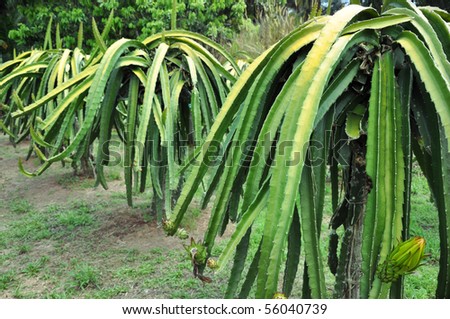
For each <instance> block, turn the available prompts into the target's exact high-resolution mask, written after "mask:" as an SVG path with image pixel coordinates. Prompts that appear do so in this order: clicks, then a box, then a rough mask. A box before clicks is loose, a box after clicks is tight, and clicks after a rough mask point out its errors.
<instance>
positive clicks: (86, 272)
mask: <svg viewBox="0 0 450 319" xmlns="http://www.w3.org/2000/svg"><path fill="white" fill-rule="evenodd" d="M70 277H71V282H70V285H71V287H72V288H76V289H80V290H84V289H86V288H92V287H97V286H98V283H99V281H100V272H99V271H98V269H96V268H95V267H93V266H91V265H89V264H80V265H77V266H76V267H75V269H74V270H73V271H72V272H71V273H70Z"/></svg>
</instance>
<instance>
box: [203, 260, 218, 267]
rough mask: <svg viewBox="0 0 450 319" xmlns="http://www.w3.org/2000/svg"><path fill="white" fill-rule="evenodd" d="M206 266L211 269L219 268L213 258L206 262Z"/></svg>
mask: <svg viewBox="0 0 450 319" xmlns="http://www.w3.org/2000/svg"><path fill="white" fill-rule="evenodd" d="M206 266H208V267H209V268H211V269H217V268H219V264H218V263H217V260H215V259H214V258H208V259H207V260H206Z"/></svg>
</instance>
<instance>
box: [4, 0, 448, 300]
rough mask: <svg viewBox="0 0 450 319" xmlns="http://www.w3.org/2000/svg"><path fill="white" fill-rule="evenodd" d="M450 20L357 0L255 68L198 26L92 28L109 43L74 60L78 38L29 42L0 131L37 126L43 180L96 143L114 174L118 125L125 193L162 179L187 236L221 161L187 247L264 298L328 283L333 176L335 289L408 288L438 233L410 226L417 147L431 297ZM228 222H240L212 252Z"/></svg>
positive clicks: (443, 268)
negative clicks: (126, 34)
mask: <svg viewBox="0 0 450 319" xmlns="http://www.w3.org/2000/svg"><path fill="white" fill-rule="evenodd" d="M449 23H450V15H449V14H448V13H447V12H445V11H443V10H440V9H438V8H430V7H420V8H419V7H416V6H415V5H414V4H413V3H412V2H411V1H409V0H397V1H394V0H386V1H385V2H384V5H383V12H381V13H379V12H377V11H376V10H374V9H373V8H367V7H362V6H360V5H350V6H347V7H345V8H344V9H342V10H340V11H338V12H337V13H336V14H334V15H333V16H321V17H316V18H314V19H311V20H309V21H307V22H306V23H304V24H302V25H301V26H299V27H298V28H297V29H296V30H294V31H293V32H292V33H290V34H289V35H287V36H286V37H285V38H283V39H282V40H280V41H279V42H278V43H276V44H275V45H274V46H272V47H271V48H270V49H268V50H267V51H266V52H264V53H263V54H262V55H260V56H259V57H258V58H257V59H255V61H254V62H253V63H252V64H250V65H249V66H248V67H247V68H246V70H245V71H244V72H243V73H242V74H240V71H239V68H238V67H237V65H236V63H235V62H234V61H233V59H232V58H231V57H230V56H229V55H228V54H227V53H226V52H225V51H224V50H223V49H222V48H221V47H220V46H219V45H217V44H215V43H213V42H212V41H209V40H208V39H206V38H204V37H202V36H200V35H197V34H192V33H189V32H185V31H170V32H164V33H162V34H158V35H155V36H153V37H150V38H148V39H146V40H145V41H142V42H141V41H135V40H128V39H121V40H119V41H117V42H115V43H113V44H112V45H110V46H108V45H107V44H106V43H105V38H104V37H102V35H101V34H100V33H99V32H97V36H96V38H97V41H98V51H97V52H96V54H95V55H91V56H90V57H88V56H84V58H83V59H81V60H82V61H84V62H82V63H81V65H82V67H81V68H80V69H79V70H77V72H75V71H74V69H73V68H74V67H73V66H72V65H71V64H68V62H67V61H68V60H67V59H69V57H70V56H72V57H74V56H75V51H74V53H71V52H69V53H67V51H61V50H56V51H55V52H46V53H45V54H44V53H40V56H43V57H44V56H47V55H48V57H47V58H46V59H45V62H40V61H34V60H33V59H31V60H28V59H27V58H26V57H25V56H21V57H20V58H19V57H18V58H17V59H19V60H17V59H16V60H14V61H15V62H14V61H13V62H10V64H6V65H2V66H1V67H0V83H1V84H2V88H1V91H0V102H1V103H2V112H4V114H2V128H3V130H4V131H5V132H6V133H8V134H10V135H11V136H13V137H14V138H16V137H17V135H19V134H20V135H21V136H27V135H28V132H29V133H30V135H31V137H32V143H31V144H32V147H33V150H34V152H36V154H38V156H39V157H40V158H41V160H42V163H43V164H42V166H41V167H40V168H38V169H37V171H35V172H31V173H30V172H26V171H25V170H24V169H23V167H22V170H23V172H24V173H25V174H28V175H30V176H33V175H39V174H41V173H42V172H44V171H45V170H46V169H47V168H48V167H50V165H52V164H53V163H54V162H57V161H65V160H68V159H71V160H73V161H76V160H78V159H80V158H81V157H82V155H83V154H86V150H87V149H89V147H92V145H95V143H97V145H98V146H97V152H96V153H94V162H95V171H96V175H97V176H96V178H97V183H98V184H101V185H103V186H104V187H106V186H107V185H106V181H105V178H104V174H103V166H105V165H107V164H108V163H110V160H111V158H110V151H111V150H110V143H109V141H110V138H111V135H112V133H113V132H117V134H118V135H119V137H120V139H121V140H122V141H123V142H124V144H125V149H124V175H125V181H126V185H127V186H126V187H127V194H128V196H127V197H128V202H129V203H130V204H131V203H132V185H133V183H135V184H137V185H138V188H140V190H143V189H145V187H146V185H147V178H149V179H150V180H151V184H152V187H153V192H154V194H156V196H155V198H160V199H161V200H162V201H160V202H156V204H155V209H156V211H157V212H158V217H159V220H160V221H164V222H163V227H164V229H165V230H166V232H167V233H168V234H169V235H174V234H177V235H178V236H179V237H181V238H186V237H188V235H187V234H186V232H185V231H184V230H183V229H181V228H180V224H181V222H182V220H183V217H184V214H185V213H186V211H187V209H188V207H189V205H190V203H191V201H192V199H193V197H194V195H195V194H196V193H197V190H198V189H199V188H200V187H201V185H202V184H203V185H205V183H204V178H205V176H207V174H208V173H209V176H210V180H209V181H208V182H207V183H206V191H205V194H204V199H203V205H204V206H205V205H206V204H207V203H208V202H209V201H211V199H212V198H213V196H212V195H213V193H214V192H215V194H216V196H215V199H214V203H213V208H212V212H211V216H210V220H209V225H208V229H207V230H206V233H205V237H204V239H203V241H201V242H199V241H195V240H193V239H192V240H191V244H190V245H189V246H186V247H185V248H186V251H187V255H188V256H187V258H188V259H189V260H191V262H192V266H193V274H194V276H196V277H197V278H199V279H200V280H202V281H203V282H209V281H210V280H211V278H210V277H208V276H206V275H205V274H204V271H205V268H206V266H209V267H210V268H214V269H215V270H216V271H220V270H222V269H224V268H227V267H228V265H229V262H231V260H233V266H232V269H231V275H230V279H229V283H228V288H227V291H226V297H229V298H232V297H236V296H238V297H241V298H245V297H248V296H249V293H250V291H252V288H254V291H255V296H256V297H257V298H272V297H274V296H276V297H279V298H281V297H289V296H290V295H291V293H292V290H293V287H294V285H293V282H294V281H295V280H296V279H297V278H299V277H300V276H299V275H302V277H303V288H302V296H303V297H305V298H309V297H313V298H325V297H328V296H329V292H328V291H327V290H328V287H329V286H330V283H328V282H326V279H325V278H326V277H325V264H324V260H325V258H324V255H325V253H326V252H324V251H322V248H321V245H320V240H321V228H322V224H323V222H324V216H323V215H324V214H323V212H324V203H325V186H326V180H327V175H328V174H329V178H330V181H331V193H332V194H331V197H332V199H331V201H332V203H331V204H332V205H331V206H332V212H331V213H332V218H331V221H330V225H329V226H330V244H329V251H328V266H329V268H330V270H331V272H332V273H333V274H335V281H334V291H333V296H334V297H338V298H369V297H371V298H379V297H387V296H388V295H390V296H391V297H401V296H402V280H401V276H403V275H405V274H407V273H409V272H411V271H413V270H414V269H415V268H416V267H417V266H418V265H419V264H420V261H421V260H422V259H423V257H424V253H423V251H424V246H425V240H424V239H423V238H420V237H413V238H412V239H410V240H408V239H409V237H410V235H411V234H410V231H409V220H410V215H411V214H413V213H414V212H411V207H410V206H411V205H410V198H411V191H410V189H411V179H412V175H411V167H412V158H413V156H415V158H416V159H417V162H418V163H419V165H420V167H421V169H422V171H423V172H424V174H425V176H426V177H427V179H428V181H429V185H430V189H431V192H432V195H433V198H434V202H435V203H436V207H437V211H438V215H439V231H440V241H441V247H440V254H441V256H440V258H439V260H440V272H439V276H438V287H437V291H436V296H437V297H438V298H444V297H450V267H449V264H450V252H449V249H450V233H449V224H450V219H449V218H450V217H449V216H450V214H448V209H449V205H450V192H449V191H450V182H449V181H450V179H449V178H448V173H449V166H448V165H449V164H448V163H450V161H449V159H450V156H449V152H448V146H449V144H448V143H449V142H448V137H449V136H450V109H449V107H448V101H449V100H450V62H449V58H448V57H449V56H450V55H449V54H450V52H449V50H450V49H449V48H450V32H449V28H448V25H449ZM210 50H213V51H215V53H216V55H217V54H218V55H220V56H221V58H220V60H219V59H217V58H216V57H215V56H214V55H213V54H212V53H211V51H210ZM31 56H34V55H31ZM72 59H73V58H72ZM75 60H77V59H75ZM58 61H59V62H58ZM62 61H66V62H62ZM223 61H226V62H227V63H228V65H229V66H231V69H232V70H231V71H230V69H229V68H227V67H225V66H224V64H223V63H221V62H223ZM44 64H45V65H44ZM68 65H69V67H68ZM49 66H52V67H50V68H49ZM30 72H31V73H30ZM235 75H236V76H235ZM49 83H51V85H47V84H49ZM21 95H23V97H24V98H18V97H21ZM24 101H25V102H24ZM27 130H28V131H27ZM200 141H201V142H202V144H201V145H200V146H198V147H196V148H195V149H193V150H192V151H191V152H185V150H186V146H187V148H189V147H190V146H191V144H192V145H194V144H196V143H199V142H200ZM161 163H162V164H164V165H161ZM181 164H183V165H184V164H185V165H186V166H182V165H181ZM192 164H195V165H192ZM178 166H182V169H181V171H179V170H178V168H179V167H178ZM187 167H189V169H187ZM180 172H181V173H180ZM185 172H187V173H188V177H187V179H186V181H185V182H184V186H183V188H182V190H181V194H180V197H179V199H178V201H177V203H176V206H175V208H174V210H173V212H171V208H172V207H171V206H172V202H173V201H172V198H171V197H172V195H173V194H174V191H176V190H177V189H178V186H179V185H181V184H180V183H179V181H180V180H181V181H183V175H182V174H184V173H185ZM341 189H342V191H341ZM340 194H343V195H342V196H341V195H340ZM164 210H165V213H163V211H164ZM256 220H259V221H262V229H261V230H258V229H256V228H257V227H258V225H259V224H258V223H256V222H255V221H256ZM229 223H237V225H236V228H235V230H234V231H233V233H232V235H231V238H230V239H229V240H228V241H227V245H226V247H225V249H224V250H223V251H222V253H221V254H220V256H219V257H218V258H217V260H216V259H213V258H212V256H211V253H212V250H213V248H214V246H215V241H216V238H217V236H219V235H221V234H223V233H224V231H225V229H226V228H227V225H228V224H229ZM338 234H342V235H341V237H339V235H338ZM251 242H252V243H257V250H256V253H254V254H250V250H249V246H250V243H251ZM302 254H303V258H301V257H302V256H301V255H302ZM301 260H304V267H299V266H300V262H301ZM283 263H284V265H283ZM246 265H250V266H249V267H245V266H246ZM246 269H247V272H246V273H245V270H246ZM299 269H302V271H303V273H302V274H299V273H298V272H299ZM281 275H283V279H282V280H281ZM277 292H278V293H277Z"/></svg>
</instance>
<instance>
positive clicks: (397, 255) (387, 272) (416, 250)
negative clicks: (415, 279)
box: [377, 236, 426, 282]
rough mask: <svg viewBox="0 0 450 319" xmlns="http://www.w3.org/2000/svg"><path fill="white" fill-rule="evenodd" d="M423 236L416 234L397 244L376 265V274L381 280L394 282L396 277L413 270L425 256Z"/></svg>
mask: <svg viewBox="0 0 450 319" xmlns="http://www.w3.org/2000/svg"><path fill="white" fill-rule="evenodd" d="M425 244H426V241H425V238H423V237H420V236H416V237H413V238H411V239H408V240H407V241H404V242H402V243H400V244H398V245H397V246H396V247H395V248H394V249H393V250H392V252H391V253H390V254H389V255H388V256H387V258H386V260H385V261H384V262H383V263H382V264H380V265H378V269H377V276H378V277H379V278H380V279H381V281H382V282H394V281H396V280H397V279H398V277H400V276H402V275H405V274H408V273H410V272H412V271H414V270H415V269H416V268H417V267H419V266H420V265H421V263H420V262H421V261H422V259H423V258H424V256H425Z"/></svg>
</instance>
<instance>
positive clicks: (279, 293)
mask: <svg viewBox="0 0 450 319" xmlns="http://www.w3.org/2000/svg"><path fill="white" fill-rule="evenodd" d="M273 299H287V297H286V295H285V294H284V293H282V292H276V293H275V294H274V295H273Z"/></svg>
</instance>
